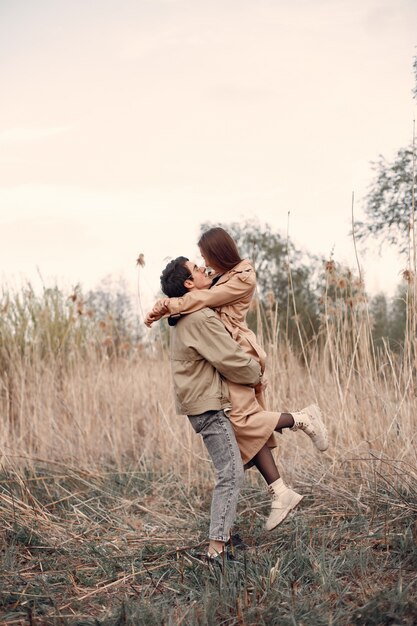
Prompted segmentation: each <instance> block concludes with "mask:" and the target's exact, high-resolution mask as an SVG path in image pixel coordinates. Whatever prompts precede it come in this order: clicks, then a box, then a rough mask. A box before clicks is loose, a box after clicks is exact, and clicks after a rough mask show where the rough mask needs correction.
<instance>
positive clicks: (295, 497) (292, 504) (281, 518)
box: [265, 493, 304, 530]
mask: <svg viewBox="0 0 417 626" xmlns="http://www.w3.org/2000/svg"><path fill="white" fill-rule="evenodd" d="M303 498H304V496H302V495H300V494H299V493H294V495H293V497H292V499H291V502H290V503H289V504H288V506H287V508H286V509H285V511H283V512H282V513H281V515H280V516H279V517H278V518H277V519H276V520H274V523H273V525H272V526H271V525H270V524H265V529H266V530H273V529H274V528H276V527H277V526H278V525H279V524H281V523H282V522H283V521H284V520H285V518H286V517H287V515H288V513H290V512H291V511H293V510H294V509H295V507H296V506H297V505H298V504H300V502H301V500H302V499H303Z"/></svg>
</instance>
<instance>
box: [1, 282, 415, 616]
mask: <svg viewBox="0 0 417 626" xmlns="http://www.w3.org/2000/svg"><path fill="white" fill-rule="evenodd" d="M414 289H415V286H414ZM408 307H409V316H408V322H407V324H408V333H407V335H406V341H405V344H404V347H403V349H402V350H400V351H398V352H396V353H394V352H392V351H390V350H389V349H388V348H385V349H384V348H380V349H379V350H378V351H377V350H376V349H375V347H374V346H373V343H372V340H371V334H370V327H371V324H372V320H370V319H369V316H368V314H367V309H366V304H365V303H364V302H363V301H360V299H358V301H357V302H349V301H348V300H345V301H344V302H342V301H340V302H333V303H326V302H325V303H324V310H323V323H322V329H321V331H320V333H319V334H318V336H317V337H315V338H314V339H313V340H311V341H310V342H303V347H302V350H299V351H296V350H295V349H293V348H291V346H290V345H289V344H288V342H286V341H285V333H283V332H282V331H281V329H279V328H277V327H276V325H274V323H273V321H274V320H273V312H272V311H269V327H268V328H269V329H270V330H269V331H268V330H265V327H264V331H263V336H264V343H265V345H266V348H267V351H268V354H269V363H268V380H269V386H268V401H269V404H270V406H271V408H274V409H276V410H283V411H284V410H285V411H288V410H291V409H299V408H301V407H302V406H304V405H306V404H308V403H310V402H311V401H317V402H318V403H319V404H320V406H321V407H322V408H323V412H324V415H325V418H326V422H327V425H328V428H329V433H330V439H331V445H330V447H329V450H328V451H327V452H326V453H324V454H320V453H318V452H316V451H315V450H313V448H312V446H311V442H310V441H309V440H308V438H307V437H305V436H304V435H303V434H302V433H290V432H284V434H283V435H282V436H281V437H279V447H278V449H277V450H276V453H275V454H276V458H277V460H278V463H279V467H280V469H281V471H282V474H283V476H284V478H285V479H286V480H287V481H288V482H289V483H290V484H292V485H293V486H295V487H296V488H297V490H298V491H300V492H302V493H304V494H305V495H306V497H305V498H304V500H303V502H302V504H301V505H300V507H299V508H298V509H297V511H294V512H293V514H292V515H291V516H290V517H289V519H287V520H286V521H285V522H284V523H283V524H282V525H281V526H279V527H278V528H277V529H275V530H274V531H272V532H270V533H267V532H266V531H264V529H263V522H264V519H265V515H266V514H267V511H268V497H267V495H266V490H265V485H264V484H263V482H262V480H261V478H260V477H259V476H258V475H257V473H256V470H253V469H251V470H249V471H248V472H247V476H246V482H245V487H244V489H243V492H242V497H241V501H240V505H239V512H238V518H237V521H236V531H238V532H239V534H240V535H242V536H243V538H244V539H245V541H246V543H247V544H248V549H247V550H245V551H243V550H238V549H236V557H237V560H238V564H233V565H228V564H226V567H225V570H224V572H220V571H217V570H214V571H213V570H212V569H210V568H208V567H207V566H205V565H203V564H202V563H200V562H199V561H198V560H197V559H195V557H194V556H193V550H196V549H198V548H199V546H201V545H202V542H204V540H205V537H206V534H207V528H208V509H209V503H210V496H211V490H212V485H213V472H212V467H211V464H210V462H209V461H208V460H207V456H206V453H205V449H204V447H203V446H202V443H201V441H200V439H199V438H198V437H197V436H196V435H195V434H194V433H193V432H192V431H191V428H190V427H189V425H188V422H187V419H186V418H184V417H180V416H176V415H175V410H174V405H173V396H172V392H171V382H170V371H169V360H168V350H167V348H166V347H165V346H164V342H163V337H162V338H161V337H160V335H159V334H158V331H155V334H154V340H153V341H152V342H146V343H144V344H138V345H133V344H132V343H129V341H128V340H127V338H123V337H117V336H115V335H114V333H113V330H112V320H111V318H109V319H105V320H98V319H96V317H95V315H94V312H93V311H88V310H84V309H83V303H82V302H81V301H80V300H79V299H77V298H76V297H75V298H73V299H72V300H71V299H66V298H65V297H64V296H63V295H62V294H61V293H60V292H59V290H45V293H44V294H42V295H41V296H36V295H35V294H34V293H33V292H32V291H31V290H30V289H28V290H27V291H26V292H22V293H21V294H17V295H16V294H14V295H13V294H3V298H2V300H1V320H0V341H1V343H0V410H1V418H2V423H1V431H0V454H1V475H0V541H1V552H0V623H2V624H4V625H10V626H11V625H12V624H13V625H23V624H30V625H38V626H40V625H43V624H72V625H75V624H77V625H79V626H81V625H87V624H88V625H90V624H91V625H96V626H115V625H122V624H132V625H136V624H143V625H161V624H164V625H166V626H168V625H169V626H171V625H172V626H174V625H175V626H177V625H178V626H179V625H183V626H186V625H194V624H201V625H205V624H213V625H214V624H216V625H217V624H221V625H224V626H226V625H227V626H232V625H240V626H249V625H265V626H266V625H270V624H276V625H282V626H287V625H288V626H290V625H291V626H295V625H299V626H302V625H304V626H307V625H314V626H316V625H317V626H322V625H323V626H324V625H340V626H342V625H346V626H347V625H357V626H359V625H364V626H365V625H366V626H379V625H382V624H384V625H392V626H394V625H395V626H403V625H404V626H406V625H407V626H411V625H413V624H415V623H416V621H417V573H416V570H417V567H416V566H417V522H416V517H417V516H416V513H417V486H416V477H417V458H416V457H417V452H416V447H417V446H416V444H417V433H416V431H417V428H416V426H417V418H416V415H417V397H416V390H417V379H416V369H417V368H416V365H417V363H416V355H417V349H416V348H417V343H416V336H415V329H416V313H415V299H413V294H412V289H411V287H410V292H409V302H408ZM266 313H267V314H268V311H267V312H266ZM262 315H264V313H262ZM259 319H261V316H260V318H259ZM300 336H301V337H303V333H302V329H300Z"/></svg>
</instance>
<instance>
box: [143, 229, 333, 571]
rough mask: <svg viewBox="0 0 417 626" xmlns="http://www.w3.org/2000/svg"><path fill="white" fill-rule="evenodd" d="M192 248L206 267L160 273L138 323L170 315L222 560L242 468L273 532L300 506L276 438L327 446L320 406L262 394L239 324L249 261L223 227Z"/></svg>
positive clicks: (180, 398)
mask: <svg viewBox="0 0 417 626" xmlns="http://www.w3.org/2000/svg"><path fill="white" fill-rule="evenodd" d="M198 246H199V248H200V252H201V255H202V257H203V259H204V262H205V264H206V266H207V267H210V268H211V269H212V270H213V271H214V277H213V276H209V275H208V274H207V272H206V268H205V267H198V266H197V265H195V264H194V263H193V262H191V261H190V260H189V259H187V258H186V257H178V258H176V259H174V260H173V261H171V262H170V263H168V265H167V266H166V268H165V269H164V270H163V272H162V275H161V288H162V291H163V293H164V294H165V295H166V296H167V298H163V299H161V300H158V302H156V304H155V305H154V307H153V309H152V310H151V311H150V313H148V315H147V316H146V319H145V324H146V325H147V326H151V324H152V323H153V322H155V321H157V320H159V319H160V318H161V317H163V316H165V315H169V319H168V323H169V324H170V326H171V368H172V375H173V382H174V391H175V399H176V409H177V412H178V413H179V414H182V415H187V416H188V419H189V420H190V423H191V425H192V427H193V428H194V430H195V431H196V432H197V433H198V434H200V435H201V436H202V437H203V440H204V443H205V446H206V448H207V451H208V453H209V455H210V457H211V459H212V461H213V465H214V468H215V470H216V485H215V487H214V490H213V497H212V503H211V513H210V531H209V545H208V549H207V559H208V560H209V561H213V560H214V561H215V560H218V559H223V558H224V556H225V549H226V545H227V543H228V541H229V538H230V531H231V528H232V525H233V521H234V518H235V515H236V507H237V501H238V497H239V491H240V488H241V486H242V483H243V478H244V467H249V466H255V467H256V468H257V469H258V471H259V472H260V473H261V474H262V476H263V478H264V479H265V481H266V483H267V484H268V488H269V491H270V493H271V496H272V503H271V512H270V515H269V517H268V519H267V520H266V525H265V527H266V529H267V530H272V529H273V528H275V527H276V526H278V524H280V523H281V522H282V521H283V520H284V519H285V517H286V516H287V515H288V513H289V512H290V511H291V510H292V509H294V508H295V507H296V506H297V504H298V503H299V502H300V501H301V500H302V498H303V496H302V495H300V494H298V493H297V492H296V491H294V490H293V489H290V488H289V487H287V486H286V485H285V483H284V481H283V480H282V478H281V477H280V475H279V472H278V468H277V466H276V464H275V461H274V458H273V456H272V453H271V448H274V447H276V441H275V433H276V432H281V431H282V429H283V428H289V429H290V430H292V431H296V430H301V431H303V432H304V433H305V434H306V435H308V436H309V437H310V438H311V440H312V442H313V444H314V445H315V446H316V448H318V449H319V450H320V451H324V450H326V449H327V447H328V438H327V430H326V427H325V425H324V423H323V421H322V418H321V411H320V409H319V407H318V406H317V405H315V404H312V405H310V406H308V407H306V408H305V409H303V410H301V411H298V412H292V413H278V412H274V411H267V410H266V406H265V402H264V394H263V389H264V386H265V384H264V383H263V374H264V369H265V358H266V355H265V352H264V350H263V349H262V347H261V346H260V345H259V344H258V342H257V339H256V336H255V334H254V333H253V332H252V331H251V330H250V329H249V328H248V326H247V324H246V314H247V312H248V309H249V306H250V302H251V300H252V297H253V295H254V292H255V289H256V276H255V271H254V269H253V267H252V265H251V263H250V262H249V261H248V260H247V259H241V258H240V255H239V251H238V249H237V246H236V243H235V242H234V240H233V239H232V237H231V236H230V235H229V234H228V233H227V232H226V231H225V230H224V229H222V228H211V229H210V230H208V231H206V232H205V233H203V235H202V236H201V238H200V240H199V242H198Z"/></svg>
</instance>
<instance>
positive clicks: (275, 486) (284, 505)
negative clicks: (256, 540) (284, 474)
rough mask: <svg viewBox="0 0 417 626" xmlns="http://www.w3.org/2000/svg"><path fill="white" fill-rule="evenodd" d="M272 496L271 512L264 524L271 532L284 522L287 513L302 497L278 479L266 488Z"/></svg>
mask: <svg viewBox="0 0 417 626" xmlns="http://www.w3.org/2000/svg"><path fill="white" fill-rule="evenodd" d="M268 490H269V492H270V493H271V495H272V503H271V512H270V514H269V517H268V519H267V520H266V523H265V528H266V530H272V529H273V528H275V527H276V526H278V524H281V522H283V521H284V519H285V518H286V517H287V515H288V513H289V512H290V511H292V510H293V509H295V507H296V506H297V504H299V503H300V502H301V500H302V499H303V498H304V496H302V495H300V494H299V493H297V492H296V491H293V490H292V489H290V488H289V487H287V486H286V485H285V484H284V481H283V480H282V478H279V479H278V480H276V481H275V482H273V483H272V484H271V485H269V487H268Z"/></svg>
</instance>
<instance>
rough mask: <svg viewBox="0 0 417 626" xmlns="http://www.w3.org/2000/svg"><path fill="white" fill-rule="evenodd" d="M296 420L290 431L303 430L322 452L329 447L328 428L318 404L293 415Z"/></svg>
mask: <svg viewBox="0 0 417 626" xmlns="http://www.w3.org/2000/svg"><path fill="white" fill-rule="evenodd" d="M291 415H292V416H293V418H294V426H292V428H291V429H290V430H302V431H304V432H305V434H306V435H308V436H309V437H310V439H311V441H312V442H313V443H314V445H315V446H316V448H317V449H318V450H320V452H324V451H325V450H327V448H328V447H329V439H328V435H327V428H326V426H325V425H324V422H323V420H322V416H321V410H320V408H319V407H318V406H317V404H310V405H309V406H307V407H306V408H305V409H301V411H298V412H296V413H291Z"/></svg>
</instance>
